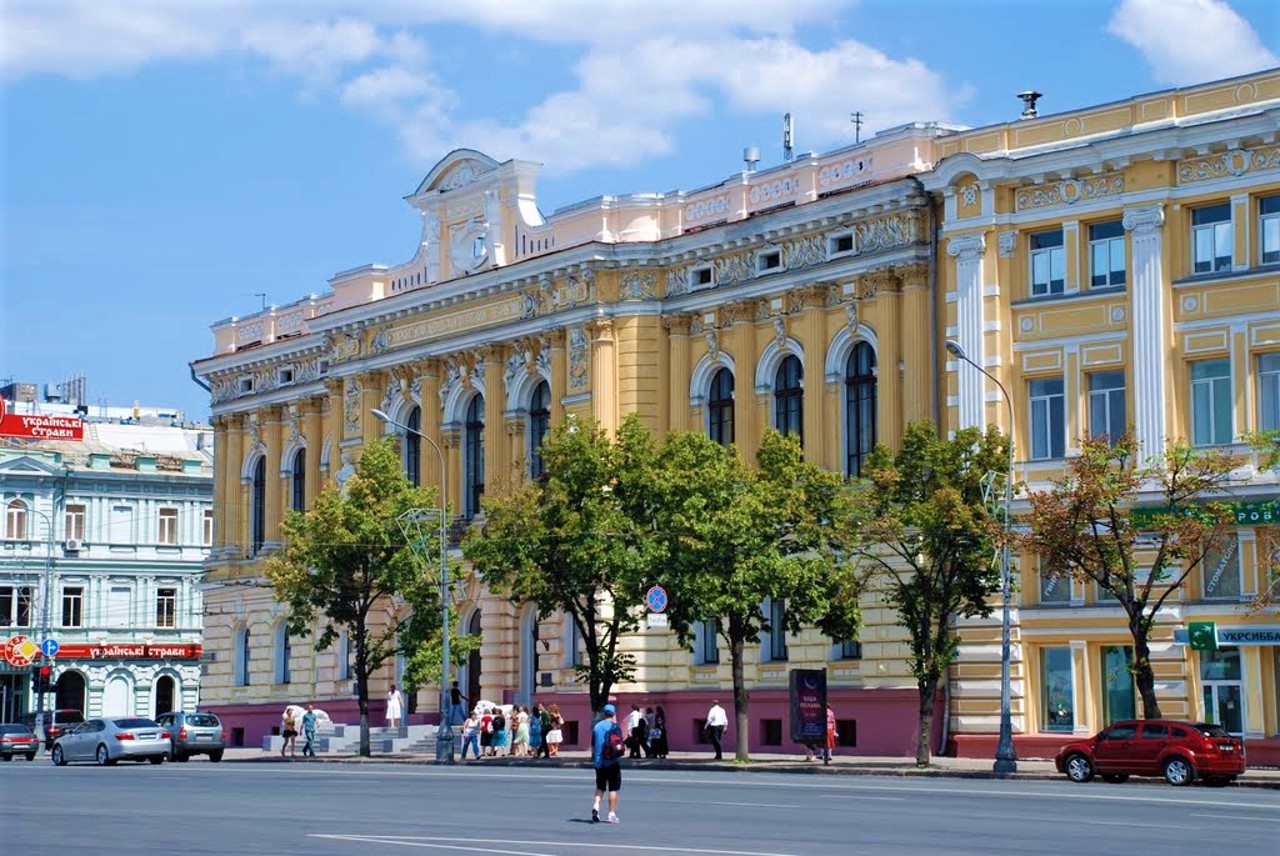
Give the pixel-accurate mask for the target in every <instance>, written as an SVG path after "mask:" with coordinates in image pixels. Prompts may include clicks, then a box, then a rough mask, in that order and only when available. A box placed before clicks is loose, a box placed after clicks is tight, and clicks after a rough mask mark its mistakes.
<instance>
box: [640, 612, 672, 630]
mask: <svg viewBox="0 0 1280 856" xmlns="http://www.w3.org/2000/svg"><path fill="white" fill-rule="evenodd" d="M645 626H647V627H648V628H649V629H650V630H665V629H667V627H669V626H670V625H669V624H668V623H667V615H666V613H664V612H650V613H649V614H648V615H646V616H645Z"/></svg>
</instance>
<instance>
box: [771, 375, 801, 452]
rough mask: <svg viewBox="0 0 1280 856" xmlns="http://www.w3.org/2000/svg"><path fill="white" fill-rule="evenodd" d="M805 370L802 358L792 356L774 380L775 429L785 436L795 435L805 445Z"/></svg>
mask: <svg viewBox="0 0 1280 856" xmlns="http://www.w3.org/2000/svg"><path fill="white" fill-rule="evenodd" d="M803 379H804V369H803V368H801V367H800V358H799V357H797V356H796V355H795V354H792V355H790V356H789V357H787V358H786V359H784V360H783V361H782V365H780V366H778V373H777V374H776V375H774V379H773V427H774V428H777V429H778V431H780V432H781V433H783V434H795V435H796V439H798V440H799V441H800V442H801V443H802V444H803V443H804V413H803V410H804V388H803V387H802V386H801V381H802V380H803Z"/></svg>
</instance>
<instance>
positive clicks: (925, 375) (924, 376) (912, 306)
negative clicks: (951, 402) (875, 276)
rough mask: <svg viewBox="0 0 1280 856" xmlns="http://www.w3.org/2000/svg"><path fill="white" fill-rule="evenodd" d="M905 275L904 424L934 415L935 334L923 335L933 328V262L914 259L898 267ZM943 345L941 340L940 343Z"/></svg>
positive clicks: (901, 333) (902, 335)
mask: <svg viewBox="0 0 1280 856" xmlns="http://www.w3.org/2000/svg"><path fill="white" fill-rule="evenodd" d="M898 275H899V276H900V277H901V279H902V311H901V313H900V314H899V316H898V324H899V326H898V336H899V341H901V342H902V404H903V408H902V415H903V421H904V427H905V425H906V424H908V423H911V422H919V421H921V420H922V419H933V395H934V390H933V361H934V353H935V352H934V347H935V343H934V337H933V336H929V335H921V332H922V331H924V330H933V315H932V311H931V307H930V304H929V297H930V295H929V265H928V263H927V262H911V263H910V264H905V265H902V266H900V267H899V268H898ZM936 346H937V347H941V343H937V345H936Z"/></svg>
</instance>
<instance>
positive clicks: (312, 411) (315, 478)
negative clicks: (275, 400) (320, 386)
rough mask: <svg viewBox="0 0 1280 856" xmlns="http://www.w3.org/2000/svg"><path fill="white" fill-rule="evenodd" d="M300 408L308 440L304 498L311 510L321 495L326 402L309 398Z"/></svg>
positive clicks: (303, 431) (303, 430)
mask: <svg viewBox="0 0 1280 856" xmlns="http://www.w3.org/2000/svg"><path fill="white" fill-rule="evenodd" d="M300 406H301V407H302V408H303V417H302V418H303V428H302V433H303V436H305V437H306V439H307V454H306V461H307V474H306V475H307V481H306V484H305V485H304V487H305V491H304V497H305V499H306V503H307V508H311V507H312V506H313V505H315V501H316V497H317V496H318V495H319V494H320V483H321V481H322V480H323V477H322V476H321V474H320V454H321V451H322V450H323V448H324V412H323V410H324V401H323V400H322V399H319V398H309V399H307V400H306V401H305V402H304V403H303V404H302V405H300Z"/></svg>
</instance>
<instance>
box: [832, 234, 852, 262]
mask: <svg viewBox="0 0 1280 856" xmlns="http://www.w3.org/2000/svg"><path fill="white" fill-rule="evenodd" d="M851 252H853V234H852V233H849V232H846V233H845V234H843V235H834V236H832V238H831V240H830V241H828V242H827V255H829V256H834V255H838V254H840V253H851Z"/></svg>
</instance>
